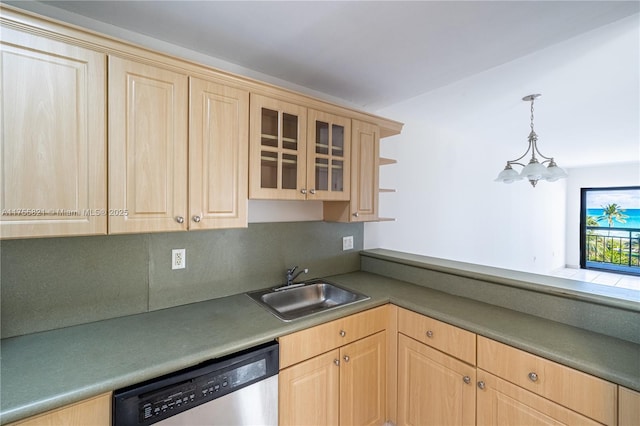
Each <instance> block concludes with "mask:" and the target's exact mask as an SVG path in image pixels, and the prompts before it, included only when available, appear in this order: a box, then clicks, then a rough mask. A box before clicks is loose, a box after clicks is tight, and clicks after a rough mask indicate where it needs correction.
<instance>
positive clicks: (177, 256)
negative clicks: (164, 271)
mask: <svg viewBox="0 0 640 426" xmlns="http://www.w3.org/2000/svg"><path fill="white" fill-rule="evenodd" d="M186 267H187V251H186V250H185V249H173V250H171V269H184V268H186Z"/></svg>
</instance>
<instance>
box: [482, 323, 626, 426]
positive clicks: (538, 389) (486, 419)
mask: <svg viewBox="0 0 640 426" xmlns="http://www.w3.org/2000/svg"><path fill="white" fill-rule="evenodd" d="M477 364H478V387H479V389H478V424H483V425H484V424H490V425H512V424H540V425H546V424H596V423H594V422H593V421H594V420H595V421H597V422H598V423H599V424H605V425H615V424H617V393H618V392H617V386H616V385H614V384H613V383H610V382H607V381H606V380H602V379H599V378H597V377H594V376H592V375H590V374H586V373H583V372H581V371H578V370H575V369H573V368H569V367H566V366H564V365H561V364H558V363H556V362H553V361H550V360H548V359H545V358H542V357H539V356H537V355H533V354H531V353H528V352H525V351H522V350H520V349H516V348H514V347H511V346H508V345H505V344H503V343H499V342H496V341H494V340H491V339H487V338H486V337H482V336H478V363H477ZM485 372H486V373H485ZM493 376H496V379H494V378H493ZM497 378H500V379H504V380H497ZM503 381H508V382H509V383H511V384H513V385H510V384H507V383H506V382H504V383H503ZM483 387H484V389H482V388H483ZM538 396H539V397H541V398H538ZM481 399H482V400H483V401H484V402H483V403H481V402H480V401H481ZM489 402H490V403H491V404H492V406H491V407H490V408H489V407H486V406H485V405H486V404H489ZM550 404H552V405H550ZM487 410H488V412H487ZM565 411H566V413H565ZM480 413H485V414H484V415H483V417H480ZM575 413H579V414H580V417H575V416H574V415H573V414H575ZM512 416H513V418H512ZM583 416H584V417H583ZM527 419H529V420H527ZM534 419H538V420H536V421H534ZM588 419H591V420H588ZM480 420H482V422H481V421H480ZM514 422H515V423H514Z"/></svg>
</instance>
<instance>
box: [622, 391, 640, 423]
mask: <svg viewBox="0 0 640 426" xmlns="http://www.w3.org/2000/svg"><path fill="white" fill-rule="evenodd" d="M618 398H619V399H618V410H619V413H618V424H619V425H620V426H634V425H636V426H637V425H640V392H636V391H634V390H631V389H627V388H623V387H622V386H618Z"/></svg>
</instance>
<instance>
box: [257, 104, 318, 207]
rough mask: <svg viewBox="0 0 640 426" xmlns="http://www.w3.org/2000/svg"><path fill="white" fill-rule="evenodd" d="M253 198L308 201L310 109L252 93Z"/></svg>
mask: <svg viewBox="0 0 640 426" xmlns="http://www.w3.org/2000/svg"><path fill="white" fill-rule="evenodd" d="M250 122H251V124H250V158H249V163H250V165H249V198H253V199H276V200H304V199H306V194H307V193H308V191H307V187H306V174H305V172H306V169H305V168H306V161H307V159H306V158H307V157H306V136H307V134H306V128H307V126H306V124H307V109H306V108H304V107H301V106H298V105H294V104H290V103H288V102H284V101H280V100H277V99H271V98H268V97H265V96H260V95H253V94H252V95H251V116H250Z"/></svg>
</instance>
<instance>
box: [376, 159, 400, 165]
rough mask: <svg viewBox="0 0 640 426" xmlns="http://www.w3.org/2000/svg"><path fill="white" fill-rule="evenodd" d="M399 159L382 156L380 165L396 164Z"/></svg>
mask: <svg viewBox="0 0 640 426" xmlns="http://www.w3.org/2000/svg"><path fill="white" fill-rule="evenodd" d="M397 162H398V160H394V159H393V158H386V157H380V165H381V166H386V165H387V164H396V163H397Z"/></svg>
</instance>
